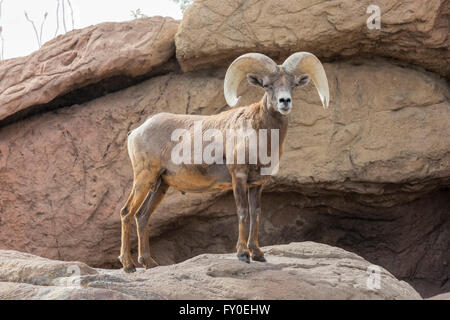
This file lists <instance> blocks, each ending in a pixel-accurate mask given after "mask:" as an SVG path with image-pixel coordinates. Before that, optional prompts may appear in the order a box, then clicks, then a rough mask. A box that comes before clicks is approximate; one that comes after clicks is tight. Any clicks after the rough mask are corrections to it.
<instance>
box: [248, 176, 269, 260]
mask: <svg viewBox="0 0 450 320" xmlns="http://www.w3.org/2000/svg"><path fill="white" fill-rule="evenodd" d="M262 189H263V186H262V185H260V186H257V187H252V188H250V189H249V191H248V203H249V211H250V232H249V236H248V244H247V245H248V248H249V249H250V252H251V254H252V259H253V260H254V261H261V262H265V261H266V259H265V258H264V253H263V252H262V251H261V249H260V248H259V242H258V230H259V219H260V216H261V194H262Z"/></svg>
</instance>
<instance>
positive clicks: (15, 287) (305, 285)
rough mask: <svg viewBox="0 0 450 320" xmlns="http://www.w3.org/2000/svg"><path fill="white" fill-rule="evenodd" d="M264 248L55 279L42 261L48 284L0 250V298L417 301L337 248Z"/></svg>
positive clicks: (30, 261) (31, 260)
mask: <svg viewBox="0 0 450 320" xmlns="http://www.w3.org/2000/svg"><path fill="white" fill-rule="evenodd" d="M263 250H264V251H265V254H266V258H267V260H268V262H267V263H260V262H253V263H251V264H246V263H243V262H240V261H238V260H237V258H236V257H235V256H234V254H219V255H213V254H204V255H200V256H197V257H195V258H192V259H190V260H187V261H185V262H183V263H181V264H176V265H171V266H164V267H157V268H154V269H151V270H142V269H140V270H138V272H137V273H135V274H126V273H124V272H123V271H121V270H104V269H99V270H96V271H97V272H96V273H95V274H90V275H85V274H81V273H80V274H77V275H72V274H71V273H70V272H68V273H67V274H66V275H63V276H61V275H60V274H59V273H58V272H52V264H53V265H54V269H55V270H59V266H60V264H61V263H60V262H58V261H50V260H47V261H46V265H47V267H46V269H47V270H48V274H47V276H48V278H49V279H50V278H53V282H51V283H48V284H47V285H44V284H38V283H37V281H33V277H31V278H29V280H28V281H24V280H23V279H22V278H20V277H16V278H14V279H11V276H10V275H11V274H13V273H18V274H20V273H21V272H22V270H24V269H26V270H33V267H34V266H35V265H36V262H35V260H38V261H41V260H42V258H39V257H33V256H27V259H26V260H23V257H22V254H20V253H14V252H10V251H9V252H2V251H0V261H5V262H4V263H5V264H7V265H8V266H5V265H0V281H2V282H0V299H108V300H110V299H118V300H119V299H120V300H122V299H152V300H153V299H310V300H314V299H421V297H420V295H419V294H418V293H417V292H416V291H415V290H414V289H413V288H412V287H411V286H410V285H408V284H407V283H406V282H403V281H399V280H397V279H396V278H395V277H394V276H393V275H392V274H390V273H389V272H388V271H386V270H385V269H383V268H381V267H378V266H374V265H372V264H370V263H369V262H367V261H366V260H364V259H363V258H361V257H359V256H358V255H356V254H353V253H350V252H347V251H345V250H342V249H339V248H334V247H330V246H327V245H323V244H317V243H313V242H305V243H291V244H289V245H279V246H272V247H266V248H263ZM14 255H18V256H19V261H16V259H15V257H14ZM10 259H11V261H10ZM37 264H39V262H38V263H37ZM77 265H78V264H77ZM5 278H6V281H5ZM38 279H40V276H39V277H38Z"/></svg>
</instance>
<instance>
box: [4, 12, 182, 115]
mask: <svg viewBox="0 0 450 320" xmlns="http://www.w3.org/2000/svg"><path fill="white" fill-rule="evenodd" d="M177 29H178V22H177V21H175V20H173V19H172V18H163V17H153V18H148V19H136V20H133V21H129V22H123V23H101V24H99V25H95V26H91V27H88V28H85V29H82V30H74V31H71V32H69V33H67V34H65V35H61V36H59V37H57V38H55V39H53V40H51V41H49V42H47V43H46V44H44V45H43V46H42V48H41V49H40V50H38V51H36V52H34V53H32V54H31V55H29V56H27V57H22V58H16V59H10V60H5V61H0V79H1V81H0V124H1V122H2V121H5V119H7V118H9V117H14V116H16V117H18V115H17V114H19V115H26V114H29V113H32V112H33V110H30V109H33V108H38V107H39V106H40V105H45V104H47V103H49V102H51V101H53V100H54V99H55V98H57V97H61V96H63V95H65V94H67V93H70V92H72V91H75V90H77V89H80V88H83V87H87V86H88V85H91V84H95V83H98V82H100V81H103V80H107V79H111V78H113V77H116V78H117V77H122V78H121V79H120V80H118V81H124V78H125V79H126V78H136V77H139V76H143V75H145V74H148V73H150V72H152V71H154V70H155V69H156V68H157V67H159V66H161V65H162V64H164V63H165V62H167V61H168V60H169V59H170V58H171V57H173V56H174V54H175V44H174V35H175V33H176V31H177ZM98 91H101V90H98ZM100 94H101V93H100Z"/></svg>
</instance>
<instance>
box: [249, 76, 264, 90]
mask: <svg viewBox="0 0 450 320" xmlns="http://www.w3.org/2000/svg"><path fill="white" fill-rule="evenodd" d="M247 79H248V83H250V84H251V85H252V86H256V87H262V86H263V80H262V78H261V77H259V76H258V75H257V74H254V73H249V74H247Z"/></svg>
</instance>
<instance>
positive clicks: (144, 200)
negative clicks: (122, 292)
mask: <svg viewBox="0 0 450 320" xmlns="http://www.w3.org/2000/svg"><path fill="white" fill-rule="evenodd" d="M251 83H252V82H251ZM252 84H255V83H252ZM303 84H304V83H302V85H303ZM256 85H261V86H264V88H265V90H266V94H265V95H264V97H263V98H262V100H261V101H260V102H258V103H255V104H252V105H250V106H247V107H240V108H234V109H231V110H228V111H225V112H223V113H220V114H217V115H212V116H197V115H175V114H168V113H160V114H157V115H155V116H153V117H151V118H149V119H148V120H147V121H146V122H145V123H144V124H142V125H141V126H140V127H139V128H137V129H135V130H133V131H132V132H131V133H130V135H129V138H128V151H129V155H130V159H131V162H132V165H133V171H134V183H133V189H132V191H131V194H130V196H129V198H128V200H127V202H126V204H125V206H124V208H123V209H122V211H121V218H122V247H121V255H120V257H119V259H120V261H121V262H122V264H123V267H124V270H125V271H126V272H133V271H134V270H135V266H134V262H133V261H132V258H131V254H130V228H131V220H132V218H133V217H135V219H136V223H137V231H138V238H139V263H140V264H142V265H143V266H144V267H146V268H148V267H150V266H153V265H156V262H155V261H154V260H153V259H152V258H151V256H150V249H149V244H148V241H149V238H148V237H149V236H148V220H149V218H150V215H151V214H152V212H153V211H154V210H155V209H156V208H157V206H158V204H159V203H160V202H161V201H162V199H163V198H164V195H165V193H166V191H167V189H168V188H169V187H173V188H175V189H177V190H179V191H181V192H205V191H214V190H216V191H217V190H219V191H224V190H233V193H234V197H235V200H236V207H237V214H238V220H239V239H238V243H237V246H236V248H237V255H238V258H239V259H240V260H243V261H246V262H249V260H250V256H251V257H252V259H253V260H257V261H264V254H263V252H262V251H261V250H260V248H259V243H258V224H259V219H260V214H261V193H262V188H263V185H264V184H265V183H266V182H267V181H268V180H269V176H262V175H261V171H260V169H261V165H260V164H259V161H258V164H255V165H249V164H243V165H239V164H212V165H207V164H201V165H195V164H179V165H176V164H174V163H173V162H172V161H171V151H172V149H173V147H174V146H175V144H176V142H172V141H171V134H172V132H173V131H174V130H175V129H179V128H184V129H187V130H190V131H193V124H194V121H199V120H202V121H203V131H206V130H207V129H210V128H214V129H218V130H220V131H221V132H222V133H224V136H225V132H226V130H227V129H234V128H237V127H239V126H240V125H242V124H243V123H244V121H250V122H251V124H252V127H253V128H254V129H255V130H258V129H269V130H268V133H269V134H270V129H279V139H280V143H279V146H280V147H279V156H280V158H281V154H282V146H283V143H284V140H285V137H286V133H287V128H288V119H287V117H286V116H285V115H282V114H281V113H280V112H278V111H277V107H276V106H277V94H278V91H279V90H283V91H284V92H286V91H288V92H292V90H293V88H295V87H296V86H297V85H300V84H299V81H298V77H294V76H291V75H288V74H286V73H284V72H283V71H281V70H280V72H279V74H277V75H276V76H272V77H271V78H270V79H269V78H261V79H259V81H258V84H256ZM192 136H193V134H192ZM270 140H271V139H270V137H269V139H268V141H269V143H270ZM224 149H225V148H224ZM267 150H268V153H270V150H271V149H270V145H269V146H268V148H267ZM225 152H226V150H224V154H225ZM247 159H248V158H247ZM249 214H250V232H249V237H248V239H246V230H245V221H246V218H247V216H248V215H249Z"/></svg>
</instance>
